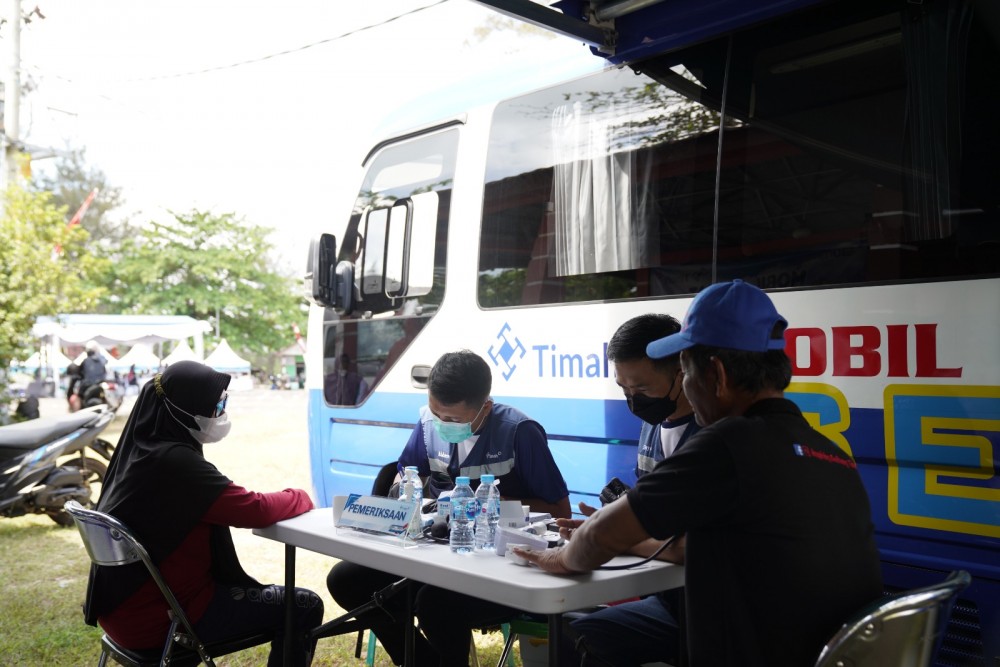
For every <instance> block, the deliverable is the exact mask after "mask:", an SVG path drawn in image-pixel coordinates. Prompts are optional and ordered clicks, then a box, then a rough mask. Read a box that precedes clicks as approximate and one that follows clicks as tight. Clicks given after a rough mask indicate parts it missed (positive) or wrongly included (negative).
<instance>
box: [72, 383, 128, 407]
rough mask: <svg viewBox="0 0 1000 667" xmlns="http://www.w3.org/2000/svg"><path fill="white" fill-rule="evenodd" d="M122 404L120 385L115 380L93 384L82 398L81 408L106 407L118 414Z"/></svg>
mask: <svg viewBox="0 0 1000 667" xmlns="http://www.w3.org/2000/svg"><path fill="white" fill-rule="evenodd" d="M121 404H122V394H121V393H119V385H118V383H116V382H115V381H114V380H105V381H104V382H99V383H97V384H92V385H90V386H89V387H87V388H86V389H85V390H84V391H83V395H81V396H80V406H81V407H83V408H92V407H94V406H97V405H106V406H108V409H110V410H111V411H112V412H117V411H118V408H119V407H121Z"/></svg>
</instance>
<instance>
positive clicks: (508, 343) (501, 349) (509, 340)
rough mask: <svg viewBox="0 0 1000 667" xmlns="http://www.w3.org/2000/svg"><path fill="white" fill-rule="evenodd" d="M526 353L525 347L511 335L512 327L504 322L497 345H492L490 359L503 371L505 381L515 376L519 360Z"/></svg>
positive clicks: (498, 335)
mask: <svg viewBox="0 0 1000 667" xmlns="http://www.w3.org/2000/svg"><path fill="white" fill-rule="evenodd" d="M525 353H526V350H525V349H524V345H521V341H520V340H518V338H517V336H515V335H514V334H512V333H511V331H510V325H509V324H507V323H506V322H504V324H503V327H502V328H501V329H500V333H498V334H497V340H496V343H494V344H493V345H490V351H489V355H490V359H492V360H493V363H494V364H495V365H496V367H497V368H499V369H500V370H501V371H502V373H503V379H504V380H509V379H510V376H511V375H513V374H514V371H515V370H517V362H518V360H519V359H523V358H524V355H525Z"/></svg>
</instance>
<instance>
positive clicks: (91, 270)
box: [0, 187, 106, 369]
mask: <svg viewBox="0 0 1000 667" xmlns="http://www.w3.org/2000/svg"><path fill="white" fill-rule="evenodd" d="M5 200H6V201H5V205H4V214H3V217H2V218H0V238H2V239H3V241H2V242H0V369H6V368H7V367H8V366H9V365H10V362H11V360H12V359H18V358H21V359H23V358H25V357H26V356H28V354H30V352H31V349H32V347H33V343H34V338H33V337H32V335H31V329H32V327H33V326H34V324H35V320H36V319H37V318H38V317H39V316H40V315H57V314H59V313H60V312H66V309H67V306H68V305H69V304H72V310H74V311H84V312H85V311H87V310H89V309H90V308H91V307H93V305H94V304H96V303H97V301H98V299H99V298H100V297H101V296H102V293H103V289H102V288H99V287H94V286H93V285H94V282H93V280H92V277H93V276H95V275H98V274H100V273H101V272H102V271H103V270H104V268H105V264H106V262H105V260H102V259H100V258H97V257H94V256H93V255H92V254H90V253H89V252H88V251H87V246H86V242H87V238H88V234H87V232H86V231H85V230H84V229H81V228H79V227H72V228H70V227H67V225H66V215H65V212H66V210H65V209H64V208H60V207H57V206H56V205H55V204H54V202H53V199H52V196H51V195H50V194H49V193H47V192H28V191H25V190H21V189H20V188H16V187H12V188H10V189H9V190H8V191H7V192H6V197H5Z"/></svg>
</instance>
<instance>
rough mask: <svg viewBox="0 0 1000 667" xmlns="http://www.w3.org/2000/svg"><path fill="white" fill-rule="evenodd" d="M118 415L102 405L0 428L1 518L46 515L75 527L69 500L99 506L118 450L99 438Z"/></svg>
mask: <svg viewBox="0 0 1000 667" xmlns="http://www.w3.org/2000/svg"><path fill="white" fill-rule="evenodd" d="M114 416H115V413H114V412H113V411H112V410H110V409H108V407H107V406H105V405H98V406H95V407H92V408H84V409H82V410H80V411H78V412H74V413H71V414H68V415H63V416H59V417H48V418H40V419H33V420H31V421H26V422H21V423H19V424H11V425H9V426H2V427H0V516H5V517H18V516H24V515H25V514H28V513H32V514H47V515H48V516H49V517H51V518H52V520H53V521H55V522H56V523H57V524H59V525H60V526H71V525H73V520H72V518H71V517H70V516H69V514H67V513H66V512H65V511H64V510H63V505H64V504H65V503H66V501H68V500H75V501H77V502H78V503H80V504H81V505H83V506H84V507H93V506H94V505H96V504H97V500H98V497H99V496H100V491H101V484H102V483H103V482H104V475H105V473H106V472H107V470H108V467H107V462H110V461H111V455H112V453H114V445H112V444H111V443H110V442H108V441H107V440H103V439H101V438H100V437H99V436H100V435H101V433H102V432H103V431H104V429H106V428H107V427H108V424H110V423H111V420H112V419H114ZM94 453H96V454H97V455H98V456H99V457H101V458H103V459H104V461H101V460H99V459H98V458H96V457H94V456H93V454H94ZM88 454H91V455H90V456H88Z"/></svg>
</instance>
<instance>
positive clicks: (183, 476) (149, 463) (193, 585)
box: [84, 361, 323, 665]
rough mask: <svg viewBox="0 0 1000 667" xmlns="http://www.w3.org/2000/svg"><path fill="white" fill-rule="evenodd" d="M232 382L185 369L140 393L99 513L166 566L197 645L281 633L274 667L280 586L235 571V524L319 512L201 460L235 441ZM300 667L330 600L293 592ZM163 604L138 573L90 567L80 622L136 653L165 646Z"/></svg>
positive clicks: (200, 368) (135, 567)
mask: <svg viewBox="0 0 1000 667" xmlns="http://www.w3.org/2000/svg"><path fill="white" fill-rule="evenodd" d="M230 379H231V378H230V376H229V375H226V374H225V373H217V372H216V371H214V370H212V369H211V368H209V367H208V366H205V365H204V364H201V363H198V362H194V361H182V362H179V363H176V364H173V365H171V366H170V367H169V368H167V370H166V371H164V372H163V373H161V374H159V375H157V376H155V377H154V378H153V380H152V381H151V382H148V383H147V384H146V385H145V386H144V387H143V388H142V391H141V392H140V393H139V397H138V399H137V400H136V403H135V406H134V407H133V408H132V413H131V415H130V416H129V419H128V422H127V423H126V424H125V430H124V431H123V433H122V436H121V439H120V440H119V441H118V447H117V449H116V450H115V453H114V456H113V457H112V458H111V463H110V464H109V466H108V472H107V475H106V476H105V479H104V487H103V491H102V492H101V499H100V501H99V502H98V504H97V509H99V510H100V511H102V512H106V513H108V514H111V515H112V516H114V517H115V518H117V519H118V520H120V521H121V522H123V523H124V524H125V525H126V526H128V527H129V528H130V529H131V530H132V531H133V533H134V534H135V535H136V537H138V539H139V541H140V542H142V544H143V545H144V546H145V547H146V549H147V550H148V551H149V553H150V556H151V557H152V559H153V561H154V562H155V563H156V564H157V566H158V567H159V568H160V572H161V573H162V574H163V577H164V578H165V579H166V581H167V583H168V585H169V586H170V588H171V589H172V590H173V591H174V594H175V595H176V596H177V599H178V600H179V601H180V603H181V606H182V607H183V608H184V610H185V611H186V612H187V614H188V617H189V618H190V620H191V622H192V623H193V624H194V628H195V631H196V632H197V633H198V635H199V637H200V638H201V639H202V641H206V642H211V641H217V640H224V639H228V638H230V637H234V636H239V635H243V634H248V633H252V632H254V631H257V630H265V629H271V630H274V631H276V633H277V634H276V636H275V640H274V642H273V643H272V645H271V656H270V659H269V660H268V664H269V665H280V664H281V655H282V646H283V642H284V636H283V630H284V588H283V587H282V586H273V585H272V586H262V585H261V584H259V583H257V582H256V581H255V580H254V579H252V578H251V577H250V576H249V575H247V574H246V572H244V571H243V568H242V567H241V566H240V563H239V559H238V558H237V556H236V550H235V548H234V546H233V538H232V535H231V534H230V532H229V526H236V527H239V528H257V527H262V526H269V525H271V524H272V523H274V522H276V521H280V520H282V519H287V518H289V517H293V516H297V515H299V514H301V513H303V512H306V511H308V510H310V509H312V506H313V505H312V501H311V500H310V498H309V495H308V494H307V493H306V492H305V491H303V490H301V489H285V490H284V491H279V492H276V493H255V492H252V491H248V490H246V489H244V488H243V487H240V486H237V485H236V484H233V482H231V481H230V480H229V479H228V478H227V477H226V476H225V475H223V474H222V473H221V472H219V470H218V469H217V468H216V467H215V466H214V465H212V464H211V463H209V462H208V461H206V460H205V457H204V456H203V454H202V445H203V444H205V443H209V442H216V441H218V440H221V439H222V438H223V437H225V436H226V435H227V434H228V432H229V421H228V419H229V417H228V414H227V413H226V412H225V405H226V400H227V399H228V394H227V393H226V389H227V387H228V386H229V381H230ZM295 602H296V627H297V629H298V630H299V632H297V633H296V636H295V637H293V638H292V639H291V641H293V642H294V643H295V644H296V647H295V655H296V661H295V663H294V664H296V665H299V664H301V665H308V664H309V662H310V660H311V654H312V648H313V645H312V643H311V642H309V641H307V639H306V635H307V632H308V630H310V629H312V628H314V627H316V626H318V625H319V624H320V623H321V622H322V620H323V601H322V600H320V599H319V597H318V596H317V595H316V594H315V593H313V592H312V591H309V590H306V589H302V588H297V589H296V590H295ZM167 610H168V605H167V603H166V601H164V600H163V598H162V596H161V595H160V592H159V590H158V589H157V587H156V584H155V583H154V582H153V580H152V579H151V578H150V577H149V575H148V573H147V571H146V568H145V567H144V566H143V565H142V564H141V563H136V564H132V565H127V566H124V567H114V568H105V567H100V566H97V565H94V566H92V567H91V572H90V583H89V585H88V588H87V600H86V604H85V606H84V615H85V619H86V621H87V623H89V624H90V625H95V624H97V623H100V625H101V627H102V628H103V629H104V631H105V632H106V633H108V635H109V636H111V638H112V639H114V640H115V641H116V642H118V643H119V644H121V645H122V646H125V647H127V648H131V649H136V650H140V649H147V648H160V647H162V646H163V644H164V641H165V640H166V634H167V631H168V629H169V626H170V619H169V618H168V616H167Z"/></svg>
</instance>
